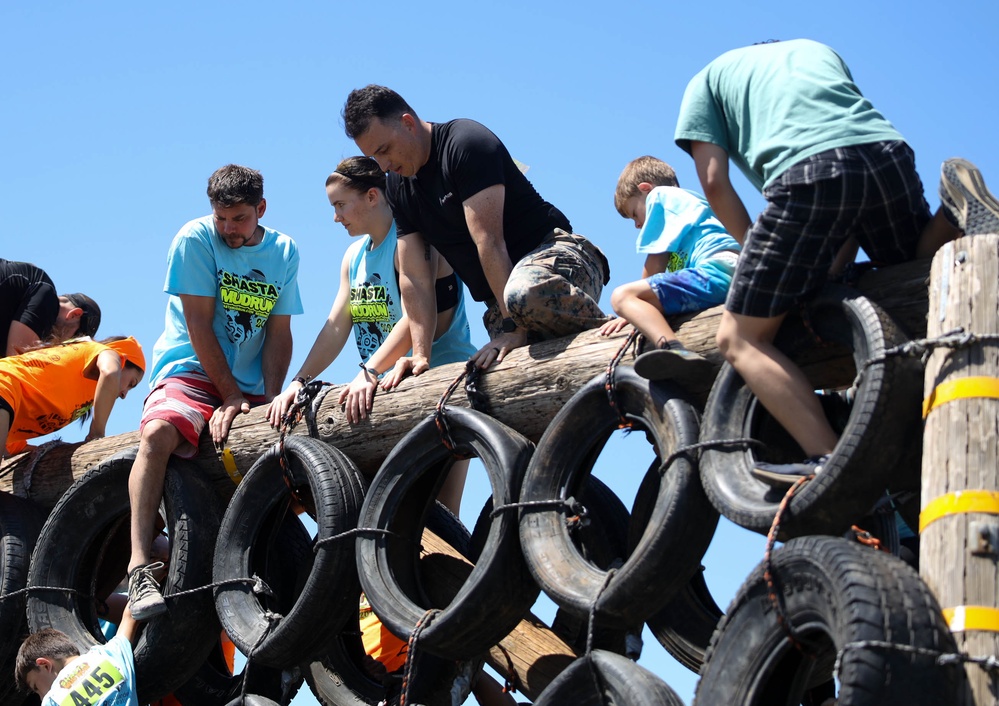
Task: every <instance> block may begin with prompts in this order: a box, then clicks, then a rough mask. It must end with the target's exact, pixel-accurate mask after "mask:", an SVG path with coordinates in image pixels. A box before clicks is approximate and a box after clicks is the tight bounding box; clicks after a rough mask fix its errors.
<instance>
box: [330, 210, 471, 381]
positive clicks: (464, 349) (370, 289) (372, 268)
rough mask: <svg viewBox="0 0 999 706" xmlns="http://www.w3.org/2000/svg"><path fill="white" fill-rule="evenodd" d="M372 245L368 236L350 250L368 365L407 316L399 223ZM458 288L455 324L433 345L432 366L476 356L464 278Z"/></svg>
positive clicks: (354, 311) (353, 303) (354, 313)
mask: <svg viewBox="0 0 999 706" xmlns="http://www.w3.org/2000/svg"><path fill="white" fill-rule="evenodd" d="M371 245H372V240H371V237H370V236H367V235H366V236H364V237H363V238H361V239H360V240H359V241H355V242H353V243H351V245H350V247H349V248H348V249H347V258H348V262H349V272H348V275H349V278H350V317H351V319H352V321H353V322H354V338H355V340H356V341H357V351H358V353H360V354H361V359H362V360H364V361H365V362H367V360H368V358H370V357H371V356H372V354H373V353H374V352H375V351H376V350H378V347H379V346H380V345H381V344H382V343H383V342H384V341H385V339H386V338H387V337H388V335H389V333H390V332H391V331H392V328H393V327H394V326H395V325H396V323H397V322H398V321H399V319H401V318H402V315H403V311H402V298H401V295H400V293H399V278H398V276H397V274H396V269H395V251H396V246H397V245H398V237H397V233H396V226H395V223H393V224H392V227H391V229H389V232H388V235H386V236H385V239H384V240H383V241H382V242H381V243H379V245H378V247H376V248H371ZM457 286H458V289H459V294H458V304H457V305H456V306H455V310H454V315H453V316H452V318H451V325H450V326H449V327H448V330H447V331H445V332H444V333H443V334H442V335H441V337H440V338H438V339H437V340H436V341H434V342H433V345H432V346H431V349H430V365H431V366H432V367H433V366H437V365H444V364H446V363H457V362H459V361H465V360H468V359H469V358H470V357H472V355H473V354H474V353H475V347H474V346H473V345H472V341H471V333H470V330H469V327H468V319H467V318H466V316H465V297H464V287H463V286H462V284H461V280H460V279H457ZM381 372H385V371H381Z"/></svg>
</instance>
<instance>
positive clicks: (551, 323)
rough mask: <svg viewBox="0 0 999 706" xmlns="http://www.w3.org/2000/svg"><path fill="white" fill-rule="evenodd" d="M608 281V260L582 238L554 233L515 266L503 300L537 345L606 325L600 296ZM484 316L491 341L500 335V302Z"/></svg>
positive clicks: (494, 301) (572, 234) (518, 323)
mask: <svg viewBox="0 0 999 706" xmlns="http://www.w3.org/2000/svg"><path fill="white" fill-rule="evenodd" d="M609 279H610V266H609V265H608V264H607V258H606V257H604V254H603V253H602V252H601V251H600V248H598V247H597V246H596V245H594V244H593V243H591V242H590V241H589V240H587V239H586V238H585V237H583V236H582V235H576V234H574V233H566V232H565V231H564V230H560V229H557V228H556V229H555V230H554V231H552V232H551V233H549V234H548V235H547V236H546V237H545V239H544V240H542V241H541V243H540V244H539V245H538V247H536V248H535V249H534V250H532V251H531V252H529V253H528V254H527V255H525V256H524V257H523V258H521V259H520V260H519V261H518V262H516V263H515V264H514V266H513V271H512V272H511V273H510V279H509V280H507V283H506V289H504V290H503V297H504V298H505V299H506V308H507V311H509V312H510V317H511V318H512V319H513V320H514V321H515V322H517V326H519V327H521V328H525V329H527V331H528V334H527V336H528V341H529V342H531V343H535V342H537V341H544V340H547V339H550V338H559V337H561V336H568V335H570V334H573V333H578V332H580V331H585V330H586V329H591V328H596V327H597V326H600V325H601V324H602V323H604V322H605V321H606V320H607V318H608V317H607V315H606V314H604V312H603V311H602V310H601V309H600V305H599V304H598V302H599V301H600V292H601V291H602V290H603V288H604V285H605V284H607V282H608V280H609ZM487 306H488V308H487V309H486V313H485V315H483V317H482V323H483V324H485V327H486V331H488V332H489V337H490V338H495V337H496V336H498V335H499V334H500V333H501V331H502V318H501V316H500V310H499V306H497V304H496V300H495V299H494V300H490V301H489V302H487Z"/></svg>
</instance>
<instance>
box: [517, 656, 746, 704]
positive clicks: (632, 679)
mask: <svg viewBox="0 0 999 706" xmlns="http://www.w3.org/2000/svg"><path fill="white" fill-rule="evenodd" d="M719 703H721V702H719ZM727 703H735V702H727ZM564 704H572V705H573V706H604V704H614V705H615V706H683V701H682V700H681V699H680V697H679V696H677V694H676V692H675V691H673V689H671V688H670V686H669V684H667V683H666V682H664V681H663V680H662V679H660V678H659V677H658V676H656V675H655V674H653V673H652V672H650V671H649V670H647V669H645V668H644V667H641V666H639V665H638V664H636V663H635V662H632V661H631V660H630V659H628V658H627V657H623V656H621V655H619V654H615V653H613V652H606V651H604V650H593V652H591V653H590V654H588V655H583V656H582V657H580V658H579V659H577V660H576V661H574V662H573V663H572V664H570V665H569V666H568V667H566V668H565V669H564V670H563V671H562V672H561V673H560V674H559V675H558V676H557V677H555V678H554V679H553V680H552V681H551V683H549V684H548V686H546V687H545V689H544V691H542V692H541V693H540V694H539V695H538V698H537V699H535V701H534V706H563V705H564Z"/></svg>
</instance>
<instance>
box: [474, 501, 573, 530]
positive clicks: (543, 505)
mask: <svg viewBox="0 0 999 706" xmlns="http://www.w3.org/2000/svg"><path fill="white" fill-rule="evenodd" d="M520 508H528V509H532V508H533V509H536V510H550V509H555V510H562V509H564V510H566V511H568V512H571V513H573V515H572V516H571V517H567V518H566V522H567V523H571V524H570V526H572V525H573V524H575V523H579V522H586V521H588V517H589V511H588V510H587V509H586V506H585V505H583V504H582V503H581V502H579V501H578V500H576V498H574V497H568V498H565V499H564V500H563V499H561V498H553V499H551V500H524V501H521V502H516V503H506V504H505V505H499V506H497V507H495V508H494V509H493V510H492V511H491V512H490V513H489V519H493V518H494V517H496V516H497V515H499V514H500V513H503V512H507V511H508V510H514V509H520Z"/></svg>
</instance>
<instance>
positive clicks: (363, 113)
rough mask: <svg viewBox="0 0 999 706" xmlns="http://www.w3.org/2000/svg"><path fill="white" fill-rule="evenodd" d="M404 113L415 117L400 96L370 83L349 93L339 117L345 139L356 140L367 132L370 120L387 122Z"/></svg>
mask: <svg viewBox="0 0 999 706" xmlns="http://www.w3.org/2000/svg"><path fill="white" fill-rule="evenodd" d="M404 113H409V114H410V115H412V116H413V117H414V118H415V117H417V115H416V111H414V110H413V109H412V108H411V107H410V105H409V103H407V102H406V101H405V100H403V98H402V96H400V95H399V94H398V93H396V92H395V91H393V90H392V89H391V88H386V87H385V86H377V85H375V84H373V83H372V84H368V85H367V86H365V87H364V88H355V89H354V90H353V91H351V92H350V95H349V96H347V102H346V103H344V105H343V111H341V113H340V116H341V117H342V118H343V129H344V132H346V133H347V137H349V138H350V139H352V140H356V139H357V138H358V137H360V136H361V135H363V134H364V133H366V132H367V131H368V127H369V126H370V125H371V119H372V118H378V119H379V120H388V119H389V118H398V117H401V116H402V115H403V114H404Z"/></svg>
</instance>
